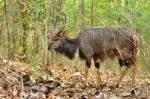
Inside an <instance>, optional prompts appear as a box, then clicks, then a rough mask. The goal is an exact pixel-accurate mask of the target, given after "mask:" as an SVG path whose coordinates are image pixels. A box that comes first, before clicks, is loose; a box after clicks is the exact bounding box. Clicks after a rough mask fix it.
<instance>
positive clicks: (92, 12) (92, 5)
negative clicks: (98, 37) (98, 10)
mask: <svg viewBox="0 0 150 99" xmlns="http://www.w3.org/2000/svg"><path fill="white" fill-rule="evenodd" d="M93 8H94V0H91V27H93V21H94V20H93V14H94V11H93Z"/></svg>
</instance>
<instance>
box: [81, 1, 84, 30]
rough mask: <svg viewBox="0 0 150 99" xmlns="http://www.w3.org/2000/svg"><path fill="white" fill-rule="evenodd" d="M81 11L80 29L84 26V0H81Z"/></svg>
mask: <svg viewBox="0 0 150 99" xmlns="http://www.w3.org/2000/svg"><path fill="white" fill-rule="evenodd" d="M81 13H82V29H84V28H85V9H84V0H81Z"/></svg>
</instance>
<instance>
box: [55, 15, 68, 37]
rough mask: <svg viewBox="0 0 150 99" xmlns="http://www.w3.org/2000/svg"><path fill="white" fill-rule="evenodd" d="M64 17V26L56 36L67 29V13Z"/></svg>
mask: <svg viewBox="0 0 150 99" xmlns="http://www.w3.org/2000/svg"><path fill="white" fill-rule="evenodd" d="M62 14H63V15H64V25H63V26H62V28H61V29H60V30H59V31H58V32H57V34H56V36H58V35H60V34H61V33H62V32H63V31H64V30H65V28H66V24H67V14H66V13H62Z"/></svg>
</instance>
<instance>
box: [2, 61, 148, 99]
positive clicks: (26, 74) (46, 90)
mask: <svg viewBox="0 0 150 99" xmlns="http://www.w3.org/2000/svg"><path fill="white" fill-rule="evenodd" d="M5 61H6V60H1V62H5ZM88 78H89V79H88V82H89V83H88V86H84V81H85V78H84V72H83V70H82V69H78V68H76V67H71V66H64V65H63V64H60V65H54V64H52V65H50V66H47V65H40V66H36V67H32V68H31V66H29V65H27V64H25V63H20V62H13V61H9V62H8V63H7V64H1V66H0V99H70V98H71V99H150V76H148V75H137V76H136V85H135V88H132V87H131V86H132V84H131V79H130V77H128V76H127V77H125V78H124V80H123V82H122V83H121V86H120V87H119V88H114V86H115V84H116V81H117V80H118V78H119V75H118V74H117V73H114V72H112V71H110V70H105V71H104V72H101V79H102V81H103V82H102V83H103V87H97V86H96V77H95V72H94V70H90V75H89V77H88Z"/></svg>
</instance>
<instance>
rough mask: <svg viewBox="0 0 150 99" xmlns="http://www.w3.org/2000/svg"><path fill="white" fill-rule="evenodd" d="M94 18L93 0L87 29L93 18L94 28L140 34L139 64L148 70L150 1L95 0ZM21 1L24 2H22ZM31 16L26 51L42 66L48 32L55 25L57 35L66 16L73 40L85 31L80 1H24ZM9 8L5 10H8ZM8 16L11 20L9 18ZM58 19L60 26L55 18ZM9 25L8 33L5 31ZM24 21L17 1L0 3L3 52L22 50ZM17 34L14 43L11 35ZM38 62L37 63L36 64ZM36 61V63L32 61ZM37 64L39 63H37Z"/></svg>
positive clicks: (88, 2)
mask: <svg viewBox="0 0 150 99" xmlns="http://www.w3.org/2000/svg"><path fill="white" fill-rule="evenodd" d="M93 1H94V3H93V16H91V11H92V9H91V4H92V0H84V3H85V4H84V10H85V15H84V18H85V27H91V17H92V18H93V27H104V26H125V27H128V28H130V29H132V30H133V31H135V32H137V33H138V35H139V36H140V47H141V49H140V50H141V54H140V61H141V62H140V65H141V67H142V68H144V70H146V68H148V67H149V64H150V61H149V59H150V58H149V55H150V47H149V46H148V43H149V41H150V31H149V30H150V1H149V0H93ZM21 2H22V1H21ZM25 6H26V9H27V12H28V14H27V15H26V17H27V24H28V25H29V29H28V30H27V31H26V32H27V52H28V55H27V56H28V60H29V61H30V63H37V64H39V63H42V62H44V60H45V53H46V51H47V50H46V47H47V37H46V35H47V33H48V32H50V31H53V29H52V24H54V25H56V29H55V31H54V32H57V31H58V30H59V29H60V28H61V27H62V26H63V24H64V16H63V15H62V14H61V13H66V14H67V29H68V31H69V36H71V37H74V36H76V35H78V33H80V31H81V30H82V22H83V15H82V13H81V9H82V7H81V0H31V1H28V0H27V1H25ZM5 8H6V11H5ZM6 13H7V16H8V18H6ZM57 16H58V20H57V23H56V24H55V22H56V19H57ZM6 22H7V23H8V32H9V34H10V36H11V37H10V39H11V40H10V42H8V37H7V36H8V35H7V29H6ZM22 22H24V20H22V18H21V11H20V9H19V5H18V2H17V0H13V1H7V4H6V7H5V5H4V1H3V0H0V27H2V34H3V35H2V36H1V38H0V39H3V44H2V45H0V47H3V49H2V50H1V51H0V53H6V52H5V51H6V49H7V48H6V46H7V45H8V44H9V46H10V49H13V47H14V46H15V45H16V47H15V51H16V52H15V53H17V52H20V51H22V50H23V49H24V48H23V47H22V46H21V44H22V42H23V41H22V36H23V29H22ZM13 32H15V33H16V36H15V43H14V42H13V36H12V33H13ZM37 60H38V61H37ZM33 61H34V62H33ZM35 61H37V62H35Z"/></svg>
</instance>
